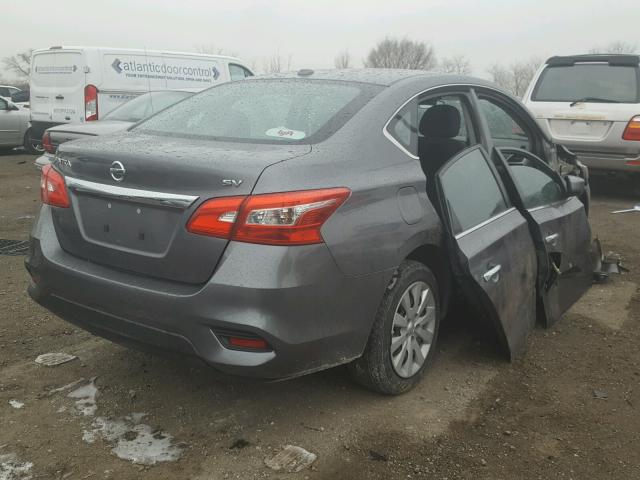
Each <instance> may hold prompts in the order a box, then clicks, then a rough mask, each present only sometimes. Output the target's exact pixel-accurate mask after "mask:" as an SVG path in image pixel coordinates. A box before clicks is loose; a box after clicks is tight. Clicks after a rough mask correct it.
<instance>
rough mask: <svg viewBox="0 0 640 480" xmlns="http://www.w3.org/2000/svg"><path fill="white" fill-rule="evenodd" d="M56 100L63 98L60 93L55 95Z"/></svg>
mask: <svg viewBox="0 0 640 480" xmlns="http://www.w3.org/2000/svg"><path fill="white" fill-rule="evenodd" d="M56 100H64V97H63V96H62V95H56Z"/></svg>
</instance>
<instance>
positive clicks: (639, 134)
mask: <svg viewBox="0 0 640 480" xmlns="http://www.w3.org/2000/svg"><path fill="white" fill-rule="evenodd" d="M622 139H623V140H635V141H640V115H636V116H635V117H633V118H632V119H631V120H629V123H627V128H625V129H624V133H623V134H622Z"/></svg>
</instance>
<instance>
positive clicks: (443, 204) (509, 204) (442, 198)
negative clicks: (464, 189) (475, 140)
mask: <svg viewBox="0 0 640 480" xmlns="http://www.w3.org/2000/svg"><path fill="white" fill-rule="evenodd" d="M474 150H479V151H480V154H481V155H482V157H483V158H484V161H485V163H486V165H487V167H489V170H490V171H491V173H492V175H493V178H494V179H495V181H496V184H497V185H498V190H499V191H500V193H501V195H502V198H503V200H504V203H505V206H506V209H505V210H503V211H502V212H500V213H496V214H495V215H493V216H492V217H490V218H488V219H486V220H483V221H482V222H480V223H478V224H477V225H474V226H472V227H469V228H467V229H465V230H462V231H461V232H458V233H454V231H453V224H454V222H453V218H452V217H451V212H450V209H449V206H448V202H447V199H446V195H445V194H444V192H443V190H442V183H441V181H440V177H441V176H442V174H444V173H445V172H446V171H447V170H448V169H449V167H450V166H452V165H453V164H454V163H456V162H457V161H458V160H460V159H461V158H462V157H464V156H466V155H468V154H469V153H471V152H472V151H474ZM436 178H437V181H436V190H437V196H438V199H439V203H440V208H441V209H442V213H443V214H444V216H446V221H445V222H444V223H445V224H446V225H445V228H447V229H448V230H449V233H450V234H451V235H452V236H453V237H454V238H455V239H456V240H458V239H460V238H462V237H464V236H465V235H468V234H470V233H471V232H475V231H476V230H479V229H481V228H482V227H485V226H486V225H489V224H490V223H492V222H493V221H495V220H497V219H499V218H502V217H504V216H505V215H507V214H509V213H511V212H513V211H515V210H516V207H515V206H514V204H513V201H512V199H511V196H510V195H509V192H508V190H507V188H506V187H505V184H504V182H503V181H502V176H501V175H500V173H499V172H498V170H497V169H496V166H495V165H494V164H493V162H492V161H491V157H490V156H489V155H488V154H487V152H486V150H485V148H484V146H483V145H482V144H476V145H472V146H471V147H469V148H466V149H464V150H463V151H461V152H460V153H458V154H457V155H456V156H455V157H453V158H451V159H449V160H448V161H447V162H446V163H445V164H444V165H443V166H442V167H440V169H439V170H438V171H437V172H436Z"/></svg>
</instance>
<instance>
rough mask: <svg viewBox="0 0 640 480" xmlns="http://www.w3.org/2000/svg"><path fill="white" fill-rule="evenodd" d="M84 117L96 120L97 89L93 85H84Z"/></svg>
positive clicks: (87, 119) (86, 119) (88, 119)
mask: <svg viewBox="0 0 640 480" xmlns="http://www.w3.org/2000/svg"><path fill="white" fill-rule="evenodd" d="M84 119H85V121H86V122H91V121H93V120H98V89H97V88H96V87H95V86H94V85H87V86H86V87H84Z"/></svg>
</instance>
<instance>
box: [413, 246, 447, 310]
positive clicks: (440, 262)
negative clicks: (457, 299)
mask: <svg viewBox="0 0 640 480" xmlns="http://www.w3.org/2000/svg"><path fill="white" fill-rule="evenodd" d="M406 259H407V260H415V261H416V262H420V263H422V264H424V265H426V266H427V267H429V269H430V270H431V271H432V272H433V274H434V275H435V277H436V280H437V282H438V289H439V290H440V299H439V300H440V306H441V308H442V317H441V318H444V317H445V316H446V314H447V311H448V309H449V300H450V299H451V294H452V291H453V274H452V272H451V266H450V264H449V261H448V257H447V252H446V250H445V249H444V248H443V247H441V246H439V245H433V244H425V245H421V246H419V247H417V248H415V249H414V250H413V251H412V252H411V253H409V255H407V257H406Z"/></svg>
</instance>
